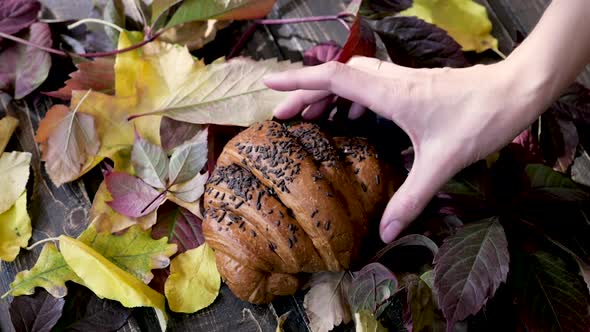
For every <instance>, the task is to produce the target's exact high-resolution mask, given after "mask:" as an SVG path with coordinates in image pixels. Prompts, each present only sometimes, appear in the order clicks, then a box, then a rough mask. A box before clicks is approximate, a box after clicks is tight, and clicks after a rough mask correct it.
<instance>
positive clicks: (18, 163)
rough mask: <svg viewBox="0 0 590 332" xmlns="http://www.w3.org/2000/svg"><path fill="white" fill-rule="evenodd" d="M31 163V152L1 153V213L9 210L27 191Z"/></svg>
mask: <svg viewBox="0 0 590 332" xmlns="http://www.w3.org/2000/svg"><path fill="white" fill-rule="evenodd" d="M30 164H31V154H30V153H29V152H18V151H14V152H4V153H2V154H0V174H2V176H0V188H2V191H1V192H0V214H1V213H4V212H5V211H7V210H8V209H9V208H10V207H11V206H12V205H13V204H14V202H16V200H17V199H18V198H19V197H20V196H21V195H22V193H23V192H24V191H25V188H26V186H27V182H28V180H29V167H30Z"/></svg>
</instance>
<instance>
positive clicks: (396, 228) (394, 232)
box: [379, 220, 403, 243]
mask: <svg viewBox="0 0 590 332" xmlns="http://www.w3.org/2000/svg"><path fill="white" fill-rule="evenodd" d="M402 230H403V224H402V223H401V222H400V221H398V220H387V221H386V222H381V225H380V229H379V235H380V236H381V241H383V242H385V243H389V242H391V241H393V240H395V238H396V237H397V236H398V235H399V234H400V233H401V232H402Z"/></svg>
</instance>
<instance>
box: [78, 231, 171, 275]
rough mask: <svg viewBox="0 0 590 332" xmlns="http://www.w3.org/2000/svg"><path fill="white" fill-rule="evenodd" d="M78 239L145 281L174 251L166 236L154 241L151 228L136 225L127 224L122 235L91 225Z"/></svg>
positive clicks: (164, 265)
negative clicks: (126, 228) (145, 228)
mask: <svg viewBox="0 0 590 332" xmlns="http://www.w3.org/2000/svg"><path fill="white" fill-rule="evenodd" d="M78 240H79V241H81V242H83V243H84V244H86V245H88V246H90V247H91V248H92V249H93V250H95V251H96V252H97V253H98V254H100V255H102V256H103V257H104V258H106V259H107V260H109V261H110V262H112V263H113V264H115V265H117V266H118V267H119V268H121V269H123V270H125V271H126V272H129V273H131V274H132V275H134V276H135V277H136V278H138V279H140V280H142V281H143V282H144V283H146V284H148V283H149V282H150V281H151V280H152V278H153V277H154V275H153V274H152V272H151V271H152V270H153V269H163V268H165V267H167V266H168V264H170V256H172V255H174V254H175V253H176V244H168V239H167V238H162V239H160V240H154V239H153V238H152V236H151V230H147V231H146V230H142V229H141V228H140V227H139V226H132V227H130V228H129V229H128V230H127V231H126V232H125V233H123V234H122V235H114V234H111V233H109V232H101V233H98V232H97V231H96V228H95V227H94V226H93V225H91V226H90V227H88V228H87V229H86V230H85V231H84V232H83V233H82V234H80V236H79V237H78Z"/></svg>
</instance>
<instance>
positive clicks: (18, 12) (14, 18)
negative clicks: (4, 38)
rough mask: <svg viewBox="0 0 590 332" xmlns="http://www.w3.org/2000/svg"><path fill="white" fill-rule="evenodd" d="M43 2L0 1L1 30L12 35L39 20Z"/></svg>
mask: <svg viewBox="0 0 590 332" xmlns="http://www.w3.org/2000/svg"><path fill="white" fill-rule="evenodd" d="M40 9H41V4H40V3H39V2H37V1H32V0H2V1H0V32H3V33H6V34H9V35H12V34H14V33H17V32H19V31H21V30H22V29H24V28H26V27H28V26H30V25H31V24H33V23H35V22H36V21H37V14H38V13H39V10H40Z"/></svg>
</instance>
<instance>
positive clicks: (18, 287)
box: [2, 243, 83, 298]
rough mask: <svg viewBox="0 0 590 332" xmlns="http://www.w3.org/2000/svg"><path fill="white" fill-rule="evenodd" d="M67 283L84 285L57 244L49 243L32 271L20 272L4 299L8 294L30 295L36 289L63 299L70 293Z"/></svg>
mask: <svg viewBox="0 0 590 332" xmlns="http://www.w3.org/2000/svg"><path fill="white" fill-rule="evenodd" d="M66 281H73V282H75V283H78V284H83V282H82V280H80V278H78V276H77V275H76V274H75V273H74V271H72V270H71V269H70V268H69V267H68V265H67V264H66V262H65V261H64V258H63V256H62V255H61V253H60V252H59V251H58V250H57V247H56V246H55V244H53V243H47V244H45V246H44V247H43V250H41V254H40V255H39V258H38V259H37V262H36V263H35V265H34V266H33V267H32V268H31V269H30V270H26V271H21V272H19V273H18V274H17V275H16V277H15V278H14V281H13V282H12V283H11V284H10V290H9V291H8V292H7V293H6V294H4V295H3V296H2V297H5V296H7V295H8V294H10V295H12V296H19V295H30V294H33V293H34V292H35V287H41V288H44V289H45V290H46V291H47V292H49V294H51V295H52V296H53V297H56V298H61V297H64V296H66V294H67V293H68V289H67V288H66V285H65V283H66Z"/></svg>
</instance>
